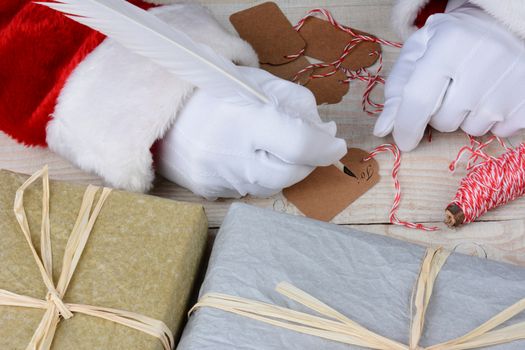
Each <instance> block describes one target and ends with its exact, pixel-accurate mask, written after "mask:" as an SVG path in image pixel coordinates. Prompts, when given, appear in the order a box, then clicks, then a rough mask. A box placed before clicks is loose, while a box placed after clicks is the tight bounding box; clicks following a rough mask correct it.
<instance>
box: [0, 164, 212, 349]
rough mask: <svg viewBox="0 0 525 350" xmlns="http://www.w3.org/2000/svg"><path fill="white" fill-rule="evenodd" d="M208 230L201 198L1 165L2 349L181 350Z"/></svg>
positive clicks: (0, 327) (0, 299) (0, 273)
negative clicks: (54, 177)
mask: <svg viewBox="0 0 525 350" xmlns="http://www.w3.org/2000/svg"><path fill="white" fill-rule="evenodd" d="M41 178H42V179H43V181H40V179H41ZM13 203H14V205H13ZM206 232H207V221H206V217H205V215H204V211H203V209H202V207H200V206H199V205H193V204H186V203H179V202H175V201H170V200H166V199H161V198H156V197H152V196H145V195H140V194H134V193H126V192H121V191H111V190H109V189H107V188H104V189H99V188H97V187H94V186H88V187H87V188H86V186H81V185H74V184H69V183H62V182H51V183H49V180H48V175H47V168H44V169H43V170H41V171H39V172H37V173H36V174H35V175H33V176H32V177H30V178H29V179H27V176H26V175H21V174H16V173H12V172H8V171H0V266H2V268H1V269H0V349H6V350H7V349H9V350H11V349H34V350H46V349H52V350H65V349H67V350H70V349H75V350H77V349H79V350H81V349H86V350H87V349H90V350H92V349H126V350H131V349H140V350H144V349H151V350H153V349H155V350H157V349H169V348H172V347H173V346H174V339H175V338H176V337H177V336H178V332H179V329H180V328H181V325H182V323H183V322H184V321H185V315H186V311H187V306H188V305H187V304H188V300H189V296H190V294H191V290H192V288H193V284H194V280H195V276H196V273H197V270H198V268H199V265H200V260H201V257H202V254H203V251H204V247H205V242H206Z"/></svg>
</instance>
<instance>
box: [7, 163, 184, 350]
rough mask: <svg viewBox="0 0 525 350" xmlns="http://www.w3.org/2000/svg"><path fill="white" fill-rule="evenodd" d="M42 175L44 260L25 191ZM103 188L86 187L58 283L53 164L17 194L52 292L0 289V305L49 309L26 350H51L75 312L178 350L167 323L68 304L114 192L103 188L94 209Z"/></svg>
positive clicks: (26, 234)
mask: <svg viewBox="0 0 525 350" xmlns="http://www.w3.org/2000/svg"><path fill="white" fill-rule="evenodd" d="M40 177H42V227H41V252H40V256H39V255H38V253H37V251H36V249H35V247H34V245H33V242H32V240H31V232H30V230H29V224H28V221H27V216H26V213H25V210H24V191H25V190H26V189H27V187H29V186H30V185H31V184H32V183H34V182H35V181H36V180H37V179H38V178H40ZM98 190H99V188H98V187H95V186H91V185H90V186H88V187H87V188H86V191H85V193H84V198H83V200H82V205H81V207H80V210H79V213H78V217H77V220H76V223H75V225H74V227H73V230H72V231H71V235H70V236H69V240H68V242H67V245H66V249H65V252H64V259H63V263H62V271H61V273H60V278H59V280H58V283H57V284H56V285H55V283H54V282H53V277H52V276H53V275H52V271H53V266H52V261H53V259H52V250H51V237H50V223H49V175H48V169H47V166H46V167H44V168H43V169H42V170H40V171H38V172H36V173H35V174H33V176H31V177H30V178H29V179H28V180H27V181H26V182H25V183H24V184H23V185H22V186H20V188H19V189H18V190H17V192H16V197H15V204H14V212H15V216H16V219H17V221H18V223H19V224H20V228H21V229H22V232H23V234H24V237H25V238H26V241H27V243H28V244H29V248H30V249H31V252H32V254H33V257H34V259H35V262H36V264H37V266H38V269H39V271H40V274H41V275H42V279H43V281H44V284H45V286H46V288H47V290H48V293H47V295H46V298H45V300H40V299H36V298H33V297H28V296H23V295H19V294H16V293H12V292H9V291H7V290H3V289H0V305H4V306H19V307H28V308H35V309H43V310H46V311H45V313H44V316H43V317H42V320H41V321H40V324H39V325H38V328H37V329H36V331H35V333H34V334H33V337H32V338H31V341H30V343H29V345H28V346H27V347H26V350H49V349H50V348H51V344H52V342H53V338H54V335H55V331H56V329H57V326H58V324H59V322H60V321H61V319H69V318H71V317H73V315H74V314H75V313H82V314H85V315H90V316H93V317H98V318H103V319H105V320H109V321H112V322H115V323H118V324H121V325H124V326H126V327H130V328H133V329H136V330H139V331H141V332H144V333H147V334H149V335H151V336H154V337H156V338H158V339H159V340H160V342H161V343H162V346H163V348H164V349H165V350H170V349H172V348H173V345H174V339H173V335H172V332H171V330H170V329H169V328H168V326H166V325H165V324H164V322H162V321H159V320H155V319H153V318H150V317H147V316H144V315H141V314H137V313H134V312H129V311H122V310H116V309H111V308H106V307H99V306H91V305H83V304H73V303H65V302H64V301H63V297H64V295H65V293H66V291H67V288H68V286H69V283H70V281H71V278H72V277H73V274H74V272H75V269H76V267H77V265H78V262H79V260H80V257H81V255H82V252H83V250H84V247H85V245H86V243H87V240H88V238H89V235H90V233H91V231H92V229H93V226H94V224H95V221H96V219H97V217H98V215H99V213H100V211H101V209H102V206H103V205H104V202H105V201H106V199H107V198H108V196H109V194H110V192H111V189H109V188H103V190H102V193H101V194H100V197H99V199H98V201H97V203H96V205H95V207H94V208H93V203H94V202H95V196H96V194H97V192H98Z"/></svg>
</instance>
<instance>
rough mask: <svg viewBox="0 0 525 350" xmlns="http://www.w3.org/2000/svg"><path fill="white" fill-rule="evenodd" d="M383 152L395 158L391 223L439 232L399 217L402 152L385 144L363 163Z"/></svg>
mask: <svg viewBox="0 0 525 350" xmlns="http://www.w3.org/2000/svg"><path fill="white" fill-rule="evenodd" d="M383 152H390V153H391V154H392V155H393V156H394V165H393V167H392V179H393V180H394V188H395V191H396V193H395V196H394V203H393V204H392V208H391V209H390V214H389V220H390V223H392V224H394V225H400V226H405V227H408V228H411V229H418V230H423V231H437V230H438V228H437V227H429V226H425V225H423V224H419V223H413V222H409V221H403V220H400V219H399V218H398V217H397V211H398V209H399V204H400V203H401V184H400V183H399V179H398V174H399V168H400V167H401V152H400V151H399V148H398V147H397V146H396V145H394V144H390V143H387V144H383V145H381V146H378V147H376V148H375V149H374V150H373V151H372V152H370V154H369V155H368V157H366V158H365V159H363V161H367V160H370V159H372V158H374V157H375V156H376V155H378V154H379V153H383Z"/></svg>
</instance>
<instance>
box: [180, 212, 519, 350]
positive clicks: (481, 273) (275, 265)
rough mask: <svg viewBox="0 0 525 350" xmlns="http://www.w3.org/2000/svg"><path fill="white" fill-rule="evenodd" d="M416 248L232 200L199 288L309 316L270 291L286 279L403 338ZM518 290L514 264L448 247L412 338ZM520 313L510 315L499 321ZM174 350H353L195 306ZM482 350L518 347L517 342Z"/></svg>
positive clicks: (498, 305) (461, 326) (442, 329)
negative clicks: (417, 331) (421, 324)
mask: <svg viewBox="0 0 525 350" xmlns="http://www.w3.org/2000/svg"><path fill="white" fill-rule="evenodd" d="M414 234H418V232H414ZM424 252H425V248H424V247H421V246H418V245H414V244H410V243H407V242H403V241H399V240H396V239H392V238H388V237H383V236H378V235H374V234H367V233H363V232H359V231H356V230H350V229H347V228H344V227H339V226H336V225H332V224H327V223H323V222H318V221H314V220H310V219H307V218H303V217H296V216H290V215H286V214H281V213H277V212H273V211H271V210H267V209H260V208H255V207H252V206H248V205H244V204H234V205H232V207H231V209H230V211H229V213H228V215H227V217H226V219H225V221H224V223H223V225H222V227H221V229H220V231H219V233H218V236H217V239H216V242H215V245H214V248H213V252H212V256H211V259H210V262H209V267H208V271H207V273H206V278H205V281H204V283H203V285H202V288H201V291H200V295H201V296H202V295H204V294H206V293H210V292H216V293H225V294H230V295H234V296H241V297H244V298H249V299H254V300H258V301H263V302H267V303H272V304H275V305H279V306H283V307H289V308H292V309H294V310H298V311H303V312H308V313H312V312H313V311H311V310H308V309H307V308H305V307H303V306H301V305H299V304H297V303H295V302H293V301H290V300H289V299H287V298H285V297H284V296H282V295H280V294H279V293H277V292H276V291H275V290H274V288H275V286H276V285H277V284H278V283H279V282H281V281H286V282H290V283H292V284H293V285H295V286H296V287H298V288H300V289H302V290H304V291H305V292H307V293H309V294H311V295H312V296H314V297H316V298H318V299H320V300H321V301H322V302H324V303H326V304H328V305H329V306H331V307H333V308H335V309H336V310H338V311H339V312H341V313H343V314H344V315H345V316H347V317H349V318H351V319H353V320H354V321H356V322H358V323H360V324H361V325H363V326H365V327H367V328H368V329H370V330H372V331H374V332H376V333H378V334H380V335H383V336H386V337H389V338H391V339H394V340H397V341H399V342H402V343H404V344H407V342H408V334H409V323H410V317H409V313H410V311H409V310H410V303H409V302H410V296H411V293H412V289H413V286H414V283H415V281H416V278H417V274H418V271H419V268H420V264H421V261H422V259H423V256H424ZM523 297H525V269H524V268H521V267H518V266H513V265H508V264H503V263H498V262H494V261H489V260H484V259H480V258H476V257H471V256H467V255H461V254H452V255H451V256H450V257H449V259H448V260H447V262H446V263H445V265H444V266H443V268H442V270H441V272H440V274H439V276H438V278H437V281H436V286H435V289H434V294H433V296H432V299H431V301H430V306H429V309H428V312H427V315H426V324H425V331H424V333H423V337H422V340H421V342H420V345H422V346H430V345H433V344H437V343H440V342H443V341H446V340H450V339H452V338H456V337H458V336H462V335H464V334H465V333H467V332H469V331H471V330H473V329H474V328H475V327H477V326H479V325H480V324H481V323H483V322H485V321H486V320H488V319H489V318H491V317H492V316H494V315H495V314H497V313H498V312H500V311H502V310H503V309H505V308H507V307H508V306H510V305H512V304H514V303H515V302H517V301H518V300H520V299H521V298H523ZM524 320H525V315H523V314H522V315H518V316H517V317H515V318H514V319H512V320H509V321H508V323H506V324H505V325H508V324H512V323H515V322H519V321H524ZM177 349H178V350H202V349H213V350H223V349H224V350H226V349H228V350H230V349H246V350H248V349H249V350H256V349H257V350H263V349H301V350H309V349H311V350H313V349H316V350H318V349H330V350H339V349H341V350H342V349H345V350H348V349H362V348H361V347H355V346H349V345H345V344H341V343H337V342H332V341H328V340H324V339H321V338H317V337H314V336H310V335H305V334H300V333H296V332H293V331H290V330H286V329H282V328H277V327H275V326H272V325H268V324H265V323H262V322H258V321H255V320H251V319H248V318H244V317H242V316H238V315H234V314H230V313H227V312H224V311H221V310H216V309H211V308H202V309H198V310H197V311H196V312H195V313H194V314H192V316H191V317H190V319H189V322H188V324H187V326H186V328H185V330H184V333H183V336H182V339H181V341H180V343H179V345H178V348H177ZM490 349H512V350H518V349H525V341H516V342H512V343H508V344H503V345H498V346H493V347H491V348H490Z"/></svg>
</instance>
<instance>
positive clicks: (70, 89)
mask: <svg viewBox="0 0 525 350" xmlns="http://www.w3.org/2000/svg"><path fill="white" fill-rule="evenodd" d="M150 11H151V12H152V13H154V14H156V15H157V16H159V17H161V18H162V19H163V20H165V21H167V22H168V23H170V24H172V25H174V26H176V27H177V28H179V29H182V30H184V31H185V32H186V33H187V34H188V35H190V36H191V37H192V38H193V39H194V40H196V41H199V42H202V43H205V44H208V45H209V46H211V47H212V48H214V49H215V50H216V51H217V52H219V53H221V54H223V55H224V56H226V57H227V58H229V59H231V60H233V61H236V62H239V63H241V64H244V65H252V66H253V65H255V66H256V65H257V56H256V54H255V52H254V51H253V49H252V48H251V46H249V45H248V44H247V43H246V42H244V41H242V40H241V39H239V38H238V37H236V36H233V35H231V34H229V33H227V32H226V31H225V30H224V29H222V27H220V26H219V25H218V23H217V22H216V21H215V20H214V19H213V17H212V16H211V14H209V12H208V11H207V10H205V9H203V8H202V7H201V6H200V5H195V4H179V5H171V6H164V7H159V8H155V9H152V10H150ZM197 23H198V25H196V24H197ZM192 90H193V86H192V85H191V84H189V83H187V82H185V81H183V80H181V79H179V78H177V77H176V76H174V75H171V74H169V73H167V72H166V71H165V70H164V69H163V68H162V67H160V66H157V65H156V64H154V63H152V62H150V61H149V60H147V59H145V58H143V57H141V56H138V55H136V54H133V53H131V52H129V51H127V50H126V49H125V48H123V47H121V46H120V45H119V44H117V43H116V42H114V41H112V40H110V39H106V40H105V41H104V42H103V43H102V44H100V45H99V46H98V47H97V48H96V49H95V50H94V51H93V52H92V53H91V54H89V55H88V56H87V57H86V59H85V60H84V61H83V62H81V63H80V64H79V65H78V67H77V68H76V69H75V70H74V72H73V73H72V74H71V76H70V77H69V79H68V81H67V83H66V85H65V86H64V88H63V90H62V91H61V93H60V96H59V99H58V103H57V106H56V108H55V111H54V114H53V120H52V121H50V122H49V124H48V126H47V143H48V145H49V147H50V149H52V150H53V151H55V152H57V153H59V154H60V155H62V156H63V157H65V158H67V159H68V160H70V161H71V162H73V163H74V164H76V165H77V166H79V167H80V168H82V169H84V170H86V171H91V172H94V173H96V174H98V175H99V176H101V177H103V178H104V179H105V181H106V182H107V183H108V184H109V185H111V186H113V187H116V188H121V189H126V190H130V191H147V190H148V189H149V188H150V187H151V183H152V181H153V178H154V172H153V168H152V162H153V160H152V155H151V152H150V148H151V146H152V145H153V143H154V142H155V141H156V140H157V139H159V138H162V136H163V135H164V133H165V132H166V131H167V129H168V128H169V127H170V125H171V124H172V123H173V121H174V119H175V117H176V115H177V113H178V111H179V110H180V108H181V106H182V105H183V103H184V101H185V100H186V99H187V98H188V97H189V96H190V94H191V92H192Z"/></svg>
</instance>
